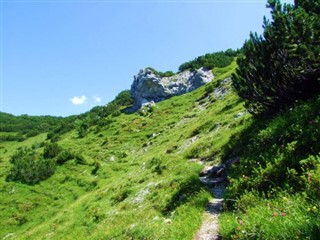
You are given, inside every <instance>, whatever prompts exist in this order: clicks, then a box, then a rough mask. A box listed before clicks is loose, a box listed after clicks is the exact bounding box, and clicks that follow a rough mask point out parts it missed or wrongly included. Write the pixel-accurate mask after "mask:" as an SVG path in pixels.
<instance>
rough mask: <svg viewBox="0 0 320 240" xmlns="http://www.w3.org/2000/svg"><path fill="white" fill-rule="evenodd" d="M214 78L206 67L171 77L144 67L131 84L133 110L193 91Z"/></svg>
mask: <svg viewBox="0 0 320 240" xmlns="http://www.w3.org/2000/svg"><path fill="white" fill-rule="evenodd" d="M213 78H214V76H213V73H212V71H211V70H207V69H204V68H200V69H197V70H195V71H189V70H187V71H183V72H181V73H177V74H175V75H173V76H171V77H161V76H159V75H158V74H156V73H155V72H154V71H153V70H152V69H150V68H145V69H142V70H140V72H139V73H138V74H137V75H135V76H134V81H133V83H132V85H131V96H132V98H133V99H134V103H133V107H132V111H137V110H138V109H140V108H141V107H142V106H144V105H145V104H148V103H150V102H152V101H153V102H160V101H163V100H165V99H168V98H170V97H173V96H177V95H181V94H184V93H187V92H190V91H193V90H195V89H197V88H198V87H200V86H202V85H204V84H206V83H209V82H211V81H212V80H213Z"/></svg>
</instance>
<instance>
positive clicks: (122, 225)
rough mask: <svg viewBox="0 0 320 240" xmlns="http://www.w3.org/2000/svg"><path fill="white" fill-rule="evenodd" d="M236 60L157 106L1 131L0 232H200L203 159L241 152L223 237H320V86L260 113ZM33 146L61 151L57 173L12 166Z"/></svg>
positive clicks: (18, 235) (51, 157) (214, 160)
mask: <svg viewBox="0 0 320 240" xmlns="http://www.w3.org/2000/svg"><path fill="white" fill-rule="evenodd" d="M235 67H236V64H235V63H232V64H231V65H230V66H228V67H225V68H215V69H214V70H213V71H214V73H215V75H216V78H215V80H214V81H213V82H212V83H211V84H209V85H206V86H203V87H201V88H199V89H197V90H195V91H193V92H191V93H188V94H185V95H181V96H178V97H173V98H171V99H169V100H166V101H163V102H160V103H157V104H156V106H154V107H152V108H150V109H142V110H140V111H139V112H137V113H134V114H126V113H123V112H121V111H117V112H116V114H109V115H107V116H106V117H101V118H99V119H98V120H97V121H96V122H91V124H90V125H89V126H88V129H86V131H85V134H82V132H79V129H77V128H75V129H73V130H72V131H69V132H67V133H64V134H63V135H61V136H59V138H56V139H55V141H57V142H56V143H50V142H49V140H47V136H46V134H45V133H44V134H40V135H38V136H35V137H30V138H28V139H27V140H25V141H20V142H18V141H16V142H15V141H8V142H2V143H1V147H0V151H1V152H0V153H1V158H0V169H1V172H0V191H1V195H0V196H1V197H0V198H1V199H0V200H1V201H0V204H1V206H0V208H1V209H0V219H1V223H0V225H1V228H0V238H1V239H3V238H4V239H11V238H12V239H13V238H15V239H193V237H194V235H195V232H196V231H197V229H198V228H199V227H200V224H201V222H202V214H203V212H204V210H205V206H206V204H207V202H208V200H209V199H210V197H211V196H210V194H209V193H208V191H207V190H206V189H205V188H204V187H203V186H202V185H201V184H200V182H199V178H198V177H199V172H200V171H201V170H202V169H203V167H204V166H203V165H206V164H207V165H214V164H218V163H220V162H223V161H225V160H227V159H229V158H232V157H240V159H241V160H240V164H235V165H234V166H232V167H231V168H230V169H229V180H230V184H229V186H228V189H227V192H226V196H225V198H226V201H225V211H224V213H223V214H222V216H221V218H220V232H221V235H222V236H223V238H224V239H294V238H296V239H318V237H319V236H320V224H319V223H320V219H319V216H320V215H319V209H320V201H319V199H320V192H319V189H320V182H319V179H320V158H319V156H320V155H319V150H320V149H319V139H320V130H319V129H320V118H319V116H320V114H319V113H320V108H319V106H320V98H319V97H315V98H313V99H311V100H310V101H309V102H302V103H299V104H297V105H296V107H294V108H292V109H290V110H288V111H287V112H283V113H281V114H279V115H278V116H275V117H274V118H272V119H270V118H269V119H254V118H253V117H252V116H251V115H250V114H248V113H246V111H245V109H244V108H243V102H242V101H241V100H240V99H239V97H238V96H237V95H236V94H235V92H234V91H233V90H232V89H231V82H230V81H228V80H225V79H226V78H228V77H230V75H231V74H232V73H233V72H234V69H235ZM80 133H81V134H80ZM55 144H58V147H57V145H55ZM50 146H51V148H50ZM25 147H29V148H32V151H33V152H32V154H34V156H38V157H39V156H43V157H45V156H46V158H45V160H46V161H47V162H46V163H52V162H50V161H53V162H54V164H55V168H54V173H53V174H52V175H51V176H50V177H48V178H47V179H40V181H39V183H36V184H23V183H19V182H17V181H14V180H13V179H10V178H8V176H10V173H11V175H12V172H13V169H14V168H13V166H14V164H13V163H14V161H13V160H10V159H12V157H11V156H12V155H14V154H15V152H16V151H17V150H18V149H24V148H25ZM48 149H49V150H50V149H51V150H52V149H53V150H52V151H51V152H50V151H49V150H48ZM20 151H23V150H20ZM30 151H31V150H30ZM55 151H56V152H55ZM30 156H31V155H30ZM35 169H38V170H39V169H40V170H39V171H44V170H45V168H35Z"/></svg>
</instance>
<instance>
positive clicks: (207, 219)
mask: <svg viewBox="0 0 320 240" xmlns="http://www.w3.org/2000/svg"><path fill="white" fill-rule="evenodd" d="M239 161H240V159H239V158H234V159H230V160H228V161H227V162H226V163H225V164H222V165H219V166H213V167H210V168H207V169H205V170H204V171H203V172H202V174H201V175H202V176H201V177H200V181H201V182H202V183H203V184H205V185H206V186H207V187H208V189H209V191H210V193H211V195H212V197H213V198H212V199H211V200H210V201H209V203H208V205H207V209H206V211H205V213H204V216H203V219H204V220H203V223H202V225H201V227H200V229H199V231H198V232H197V234H196V236H195V238H194V240H218V239H221V236H220V235H219V216H220V213H221V212H222V210H223V200H224V199H223V196H224V192H225V189H226V187H227V184H228V175H227V166H230V165H232V164H234V163H237V162H239Z"/></svg>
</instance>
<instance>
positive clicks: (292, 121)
mask: <svg viewBox="0 0 320 240" xmlns="http://www.w3.org/2000/svg"><path fill="white" fill-rule="evenodd" d="M319 112H320V98H319V97H317V98H315V99H313V100H312V101H310V102H307V103H305V104H302V105H300V106H298V107H296V108H295V109H293V110H289V111H287V112H286V113H284V114H281V115H278V116H277V117H275V118H274V119H272V120H264V121H261V120H255V121H254V122H253V123H252V124H251V127H249V128H248V129H246V130H245V131H243V132H242V133H241V135H240V136H233V137H232V141H230V143H229V145H227V146H226V147H225V149H224V151H225V156H226V158H232V157H234V156H241V162H240V165H238V166H234V168H233V169H232V174H231V177H232V178H233V179H232V185H230V187H229V197H230V198H232V199H235V198H237V197H239V196H241V195H243V194H246V192H247V191H251V190H252V189H255V190H256V191H258V192H259V193H260V194H261V195H262V196H263V197H267V198H272V197H273V196H275V195H276V194H275V192H276V191H279V190H286V191H289V192H294V193H297V192H303V191H306V192H307V194H308V195H309V197H310V198H313V199H315V200H316V199H319V197H320V192H319V188H318V186H319V184H320V182H319V181H318V179H319V178H318V177H319V176H320V175H319V173H320V171H319V169H320V158H319V156H320V145H319V139H320V130H319V129H320V116H319Z"/></svg>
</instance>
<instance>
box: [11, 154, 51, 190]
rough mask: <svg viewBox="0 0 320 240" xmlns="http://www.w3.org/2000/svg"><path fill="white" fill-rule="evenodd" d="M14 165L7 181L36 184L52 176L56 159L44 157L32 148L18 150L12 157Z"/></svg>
mask: <svg viewBox="0 0 320 240" xmlns="http://www.w3.org/2000/svg"><path fill="white" fill-rule="evenodd" d="M10 163H11V164H12V167H11V169H10V172H9V175H8V176H7V178H6V180H7V181H17V182H22V183H26V184H36V183H39V182H40V181H42V180H45V179H47V178H48V177H50V176H51V175H52V174H53V173H54V171H55V161H54V160H52V159H50V158H49V159H46V158H42V157H41V156H40V155H39V154H37V152H36V151H35V150H33V149H32V148H22V149H20V150H18V151H17V152H16V153H15V154H14V155H13V156H12V157H11V159H10Z"/></svg>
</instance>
